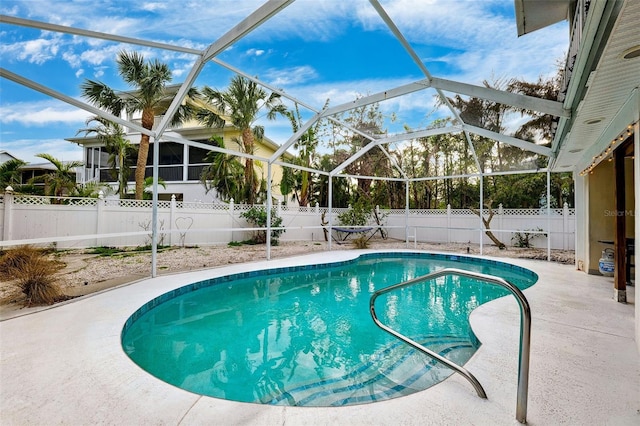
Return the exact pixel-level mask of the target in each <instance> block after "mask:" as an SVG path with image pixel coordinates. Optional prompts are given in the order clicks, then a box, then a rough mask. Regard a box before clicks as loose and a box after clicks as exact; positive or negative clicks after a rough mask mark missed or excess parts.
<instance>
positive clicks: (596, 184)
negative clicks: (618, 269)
mask: <svg viewBox="0 0 640 426" xmlns="http://www.w3.org/2000/svg"><path fill="white" fill-rule="evenodd" d="M614 188H615V181H614V174H613V161H603V162H602V163H600V164H599V165H598V166H597V167H596V168H594V169H593V171H592V173H591V174H589V186H588V190H589V200H590V203H589V205H588V207H589V209H588V236H589V270H588V272H589V273H590V274H599V272H598V260H599V259H600V257H601V256H602V251H603V250H604V249H606V248H613V245H612V244H604V243H601V242H600V241H613V238H614V231H615V228H614V219H615V213H616V212H615V199H614V197H615V193H614Z"/></svg>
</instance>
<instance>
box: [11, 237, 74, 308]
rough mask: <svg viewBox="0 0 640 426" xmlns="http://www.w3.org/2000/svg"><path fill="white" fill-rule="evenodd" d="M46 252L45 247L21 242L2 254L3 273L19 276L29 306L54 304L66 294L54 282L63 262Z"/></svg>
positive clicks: (18, 282) (17, 280) (18, 279)
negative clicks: (53, 258) (49, 257)
mask: <svg viewBox="0 0 640 426" xmlns="http://www.w3.org/2000/svg"><path fill="white" fill-rule="evenodd" d="M46 256H47V254H46V252H45V251H44V250H39V249H36V248H34V247H31V246H21V247H17V248H15V249H12V250H8V251H6V252H4V253H3V254H2V256H1V257H0V276H1V277H2V278H6V279H13V280H16V282H17V285H18V286H19V287H20V289H21V290H22V292H23V293H24V294H25V296H26V297H27V300H26V303H25V304H26V305H27V306H33V305H51V304H53V303H55V302H56V301H58V300H60V299H61V298H63V295H62V293H61V292H60V289H59V288H58V286H57V285H56V282H55V281H56V278H55V274H56V273H57V272H58V269H59V268H60V266H59V264H58V263H57V262H55V261H53V260H50V259H48V258H47V257H46Z"/></svg>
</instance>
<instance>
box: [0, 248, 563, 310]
mask: <svg viewBox="0 0 640 426" xmlns="http://www.w3.org/2000/svg"><path fill="white" fill-rule="evenodd" d="M406 247H407V246H406V244H405V242H404V241H397V240H395V241H394V240H371V241H370V245H369V248H370V249H377V250H384V249H402V248H406ZM332 248H333V249H334V250H350V249H353V248H354V247H353V245H351V244H342V245H335V244H334V245H333V247H332ZM409 248H411V249H413V243H410V244H409ZM416 248H417V249H418V250H426V251H439V252H452V253H462V254H467V253H469V254H476V255H477V254H480V247H479V246H478V245H473V244H459V243H458V244H433V243H418V244H417V247H416ZM326 249H327V243H326V242H324V241H322V242H283V243H281V244H280V245H278V246H274V247H272V248H271V257H272V258H274V259H276V258H282V257H288V256H295V255H301V254H306V253H311V252H318V251H324V250H326ZM483 254H484V255H486V256H497V257H512V258H528V259H539V260H546V259H547V250H546V249H524V248H515V247H508V248H506V249H505V250H499V249H498V248H497V247H495V246H488V245H485V246H484V247H483ZM50 256H51V257H52V258H53V259H55V260H57V261H58V262H60V264H61V269H60V271H59V272H58V274H57V284H58V285H59V287H60V290H61V291H62V293H63V294H64V295H65V296H68V297H70V298H75V297H79V296H84V295H87V294H91V293H96V292H99V291H102V290H106V289H110V288H114V287H117V286H120V285H124V284H127V283H130V282H133V281H137V280H140V279H143V278H147V277H149V276H150V274H151V253H150V252H140V251H126V252H121V253H113V254H109V255H99V254H91V250H90V249H78V250H62V251H57V252H54V253H52V254H50ZM265 258H266V248H265V246H264V245H253V246H252V245H242V246H237V247H230V246H226V245H225V246H210V247H188V248H182V247H180V248H177V247H173V248H168V249H163V250H161V251H159V253H158V258H157V268H158V273H159V274H171V273H178V272H186V271H194V270H199V269H206V268H215V267H220V266H225V265H229V264H233V263H243V262H253V261H258V260H264V259H265ZM551 260H552V261H554V262H560V263H569V264H571V263H573V262H574V252H573V251H566V250H552V251H551ZM25 301H26V300H25V297H24V295H23V294H22V293H21V291H20V289H19V288H18V287H17V285H16V283H15V282H12V281H4V282H2V283H0V318H8V317H13V316H16V315H20V314H22V313H23V312H24V313H26V311H27V310H28V309H25V308H24V305H25ZM30 309H31V308H30Z"/></svg>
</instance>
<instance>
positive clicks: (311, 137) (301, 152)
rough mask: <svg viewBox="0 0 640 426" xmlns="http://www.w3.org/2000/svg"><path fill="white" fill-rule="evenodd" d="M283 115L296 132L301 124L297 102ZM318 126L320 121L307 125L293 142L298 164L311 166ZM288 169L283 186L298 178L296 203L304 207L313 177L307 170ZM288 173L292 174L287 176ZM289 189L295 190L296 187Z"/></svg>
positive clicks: (316, 145)
mask: <svg viewBox="0 0 640 426" xmlns="http://www.w3.org/2000/svg"><path fill="white" fill-rule="evenodd" d="M328 103H329V100H327V102H325V108H326V106H327V105H328ZM284 115H285V116H286V117H287V118H288V119H289V121H290V122H291V129H292V130H293V133H296V132H297V131H298V130H299V129H300V127H302V125H303V122H302V117H301V115H300V110H299V108H298V104H297V103H296V104H295V108H294V109H293V110H292V111H285V113H284ZM320 126H322V121H321V120H318V121H316V122H315V124H314V125H313V126H311V127H309V129H307V131H306V132H304V133H303V134H302V135H301V136H300V139H298V140H297V141H296V142H295V143H294V144H293V147H294V149H297V150H298V156H297V163H298V164H299V165H301V166H304V167H308V168H311V167H312V164H313V162H314V155H315V152H316V148H317V147H318V130H319V128H320ZM288 170H290V172H287V173H288V174H287V176H286V178H287V181H285V187H286V184H289V182H288V180H291V178H292V177H293V178H295V180H296V181H297V180H299V182H300V185H299V192H297V198H298V204H299V205H300V206H304V207H306V206H308V205H309V203H310V202H311V196H312V194H313V177H312V175H311V173H310V172H309V171H307V170H299V171H293V169H288ZM289 174H291V175H292V176H289ZM291 189H294V190H295V189H297V188H291Z"/></svg>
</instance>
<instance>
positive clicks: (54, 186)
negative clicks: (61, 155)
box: [31, 154, 83, 197]
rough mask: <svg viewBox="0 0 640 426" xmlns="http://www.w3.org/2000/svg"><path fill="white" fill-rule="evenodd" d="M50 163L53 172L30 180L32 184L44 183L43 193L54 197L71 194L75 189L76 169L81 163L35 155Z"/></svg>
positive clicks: (45, 155) (48, 155) (47, 155)
mask: <svg viewBox="0 0 640 426" xmlns="http://www.w3.org/2000/svg"><path fill="white" fill-rule="evenodd" d="M36 157H40V158H44V159H45V160H47V161H48V162H50V163H51V164H52V165H53V167H54V170H52V171H50V172H49V173H46V174H44V175H42V176H36V177H35V178H32V179H31V181H32V183H35V182H44V193H45V194H46V195H51V196H54V197H62V196H65V195H70V194H73V192H74V191H75V189H76V168H77V167H81V166H82V164H83V163H82V161H68V162H64V161H62V160H59V159H57V158H55V157H54V156H52V155H50V154H36Z"/></svg>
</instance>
